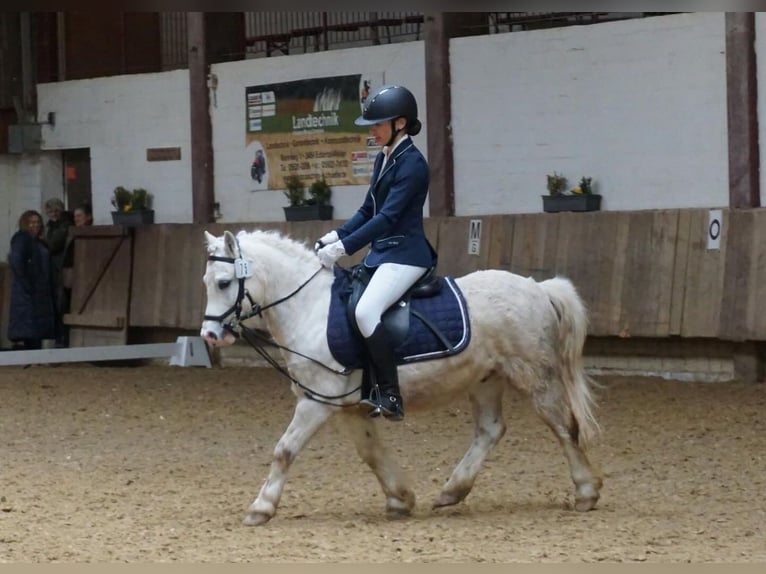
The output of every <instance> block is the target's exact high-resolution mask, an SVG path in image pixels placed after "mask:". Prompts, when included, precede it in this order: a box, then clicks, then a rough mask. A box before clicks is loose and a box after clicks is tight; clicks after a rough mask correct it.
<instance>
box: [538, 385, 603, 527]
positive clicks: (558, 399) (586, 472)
mask: <svg viewBox="0 0 766 574" xmlns="http://www.w3.org/2000/svg"><path fill="white" fill-rule="evenodd" d="M532 402H533V403H534V406H535V409H536V410H537V412H538V414H539V415H540V416H541V417H542V419H543V420H544V421H545V424H547V425H548V427H550V429H551V430H552V431H553V434H554V435H556V438H557V439H558V440H559V443H560V444H561V447H562V448H563V450H564V456H565V457H566V459H567V463H568V464H569V472H570V474H571V476H572V482H574V485H575V510H578V511H581V512H584V511H586V510H591V509H593V508H594V507H595V506H596V503H597V502H598V499H599V491H600V490H601V485H602V482H601V479H600V478H599V477H598V476H596V475H595V473H594V472H593V468H592V467H591V464H590V461H589V460H588V457H587V456H586V455H585V451H584V450H583V448H582V446H581V444H580V436H579V426H578V424H577V420H576V419H575V417H574V415H573V414H572V410H571V409H570V407H569V405H568V404H567V402H566V399H565V398H564V391H563V389H562V387H561V385H560V384H557V383H556V381H555V379H550V380H549V381H548V382H547V384H546V386H545V388H543V389H539V390H535V391H533V393H532Z"/></svg>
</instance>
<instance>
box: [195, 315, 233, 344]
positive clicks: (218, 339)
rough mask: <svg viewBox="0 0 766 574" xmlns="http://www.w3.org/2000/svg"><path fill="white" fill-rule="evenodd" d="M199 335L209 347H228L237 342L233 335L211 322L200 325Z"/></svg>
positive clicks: (218, 324)
mask: <svg viewBox="0 0 766 574" xmlns="http://www.w3.org/2000/svg"><path fill="white" fill-rule="evenodd" d="M200 335H201V336H202V338H203V339H205V342H206V343H207V344H208V345H210V346H211V347H228V346H229V345H233V344H234V342H235V341H236V340H237V339H236V337H235V336H234V334H233V333H231V332H229V331H228V330H225V329H224V328H223V327H222V326H221V324H220V323H215V322H213V321H205V322H204V323H202V329H201V330H200Z"/></svg>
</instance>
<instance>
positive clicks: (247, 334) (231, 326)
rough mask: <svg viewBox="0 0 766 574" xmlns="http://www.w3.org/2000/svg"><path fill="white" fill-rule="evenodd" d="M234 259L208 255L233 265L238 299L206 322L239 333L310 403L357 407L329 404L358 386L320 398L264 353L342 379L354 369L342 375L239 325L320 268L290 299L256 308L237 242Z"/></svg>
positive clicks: (246, 264)
mask: <svg viewBox="0 0 766 574" xmlns="http://www.w3.org/2000/svg"><path fill="white" fill-rule="evenodd" d="M236 245H237V255H238V257H222V256H220V255H208V258H207V260H208V261H221V262H223V263H231V264H232V265H234V276H235V277H236V278H237V281H238V283H239V285H238V289H237V299H236V301H234V304H233V305H232V306H231V307H229V308H228V309H227V310H226V311H224V312H223V313H221V314H220V315H204V320H205V321H217V322H218V323H220V324H221V325H222V326H223V328H224V330H226V331H228V332H230V333H231V334H232V335H234V336H235V337H239V333H238V332H237V330H236V329H237V328H239V330H240V331H241V332H242V336H243V338H244V339H245V340H246V341H247V342H248V343H249V344H250V346H251V347H253V349H255V351H256V352H257V353H258V354H259V355H260V356H261V357H262V358H263V359H264V360H265V361H266V362H267V363H268V364H269V365H271V366H272V367H273V368H274V369H275V370H276V371H277V372H278V373H280V374H282V375H283V376H285V377H287V378H288V379H290V381H292V382H293V383H295V384H296V385H297V386H298V387H300V388H301V389H302V390H303V393H304V395H305V396H306V398H309V399H311V400H313V401H316V402H319V403H322V404H325V405H330V406H334V407H353V406H356V405H357V404H358V402H357V403H350V404H338V403H333V402H329V401H333V400H339V399H343V398H346V397H348V396H349V395H352V394H354V393H355V392H357V391H358V390H360V389H361V385H360V386H358V387H356V388H355V389H353V390H351V391H349V392H347V393H344V394H342V395H323V394H321V393H317V392H316V391H313V390H311V389H310V388H308V387H306V386H305V385H304V384H303V383H301V382H300V381H298V380H297V379H296V378H294V377H293V376H292V375H291V374H290V373H289V372H288V371H287V370H286V369H285V368H284V367H282V365H280V364H279V363H278V362H277V361H276V360H275V359H274V358H273V357H272V356H271V355H269V354H268V352H267V351H266V349H265V346H266V345H269V346H272V347H276V348H278V349H281V350H283V351H287V352H289V353H292V354H294V355H298V356H299V357H303V358H304V359H308V360H309V361H311V362H313V363H315V364H317V365H320V366H321V367H323V368H324V369H326V370H328V371H330V372H332V373H334V374H336V375H343V376H348V375H350V374H351V373H352V372H353V369H350V368H346V369H343V370H342V371H339V370H337V369H334V368H332V367H330V366H328V365H326V364H324V363H323V362H321V361H319V360H318V359H314V358H313V357H309V356H307V355H304V354H302V353H299V352H298V351H294V350H292V349H290V348H288V347H283V346H282V345H278V344H276V343H274V342H273V341H270V340H269V339H266V338H265V337H263V336H262V335H259V334H258V333H257V332H256V331H255V330H254V329H250V328H249V327H246V326H245V325H243V324H242V321H246V320H247V319H250V318H252V317H262V316H263V315H262V313H263V311H265V310H266V309H269V308H271V307H276V306H277V305H279V304H280V303H283V302H285V301H287V300H288V299H290V298H291V297H293V296H294V295H296V294H297V293H299V292H300V291H301V289H303V288H304V287H305V286H306V285H308V284H309V283H310V282H311V281H312V279H314V277H316V276H317V275H319V272H320V271H321V270H322V267H321V266H320V267H319V269H317V270H316V271H314V273H313V274H312V275H311V276H310V277H309V278H308V279H306V280H305V281H304V282H303V283H301V284H300V285H299V286H298V287H297V288H296V289H294V290H293V291H292V292H291V293H290V294H289V295H286V296H285V297H281V298H280V299H277V300H276V301H273V302H271V303H269V304H267V305H263V306H261V305H259V304H258V303H256V302H255V301H253V298H252V297H251V296H250V293H249V292H248V290H247V289H246V288H245V280H246V279H248V278H249V277H252V276H253V271H252V262H251V261H248V260H247V259H244V258H243V257H242V251H241V250H240V247H239V241H237V244H236ZM245 299H247V301H248V303H249V304H250V311H249V312H247V313H244V314H243V313H242V302H243V301H244V300H245ZM232 313H233V314H234V319H233V320H232V321H227V322H226V323H224V320H225V319H226V318H227V317H229V316H230V315H231V314H232Z"/></svg>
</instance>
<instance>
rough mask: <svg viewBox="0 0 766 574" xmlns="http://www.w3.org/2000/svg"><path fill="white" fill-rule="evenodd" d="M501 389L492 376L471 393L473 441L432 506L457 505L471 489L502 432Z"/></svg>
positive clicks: (500, 380)
mask: <svg viewBox="0 0 766 574" xmlns="http://www.w3.org/2000/svg"><path fill="white" fill-rule="evenodd" d="M503 391H504V386H503V380H502V378H501V377H499V376H497V375H492V376H490V377H489V378H487V379H485V380H483V381H482V382H481V383H480V384H479V386H478V387H477V388H476V390H475V391H473V392H471V393H470V395H469V397H470V399H471V408H472V411H473V420H474V437H473V442H472V443H471V446H470V447H469V448H468V450H467V451H466V453H465V455H463V459H462V460H461V461H460V463H459V464H458V465H457V466H456V467H455V470H453V471H452V475H451V476H450V478H449V480H448V481H447V483H446V484H445V485H444V488H443V489H442V492H441V494H440V495H439V498H438V499H436V501H435V502H434V504H433V508H440V507H442V506H451V505H453V504H457V503H459V502H461V501H462V500H463V499H465V497H466V496H468V493H469V492H471V489H472V488H473V483H474V481H475V480H476V476H477V475H478V474H479V470H480V469H481V466H482V464H483V463H484V460H485V459H486V458H487V454H488V453H489V451H490V450H492V448H493V447H494V446H495V445H496V444H497V443H498V442H499V441H500V439H501V438H502V437H503V435H504V434H505V421H504V420H503V403H502V400H503Z"/></svg>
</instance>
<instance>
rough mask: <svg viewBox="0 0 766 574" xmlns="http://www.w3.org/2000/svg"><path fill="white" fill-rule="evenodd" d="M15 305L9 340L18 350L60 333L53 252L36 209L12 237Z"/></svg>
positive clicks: (37, 345) (26, 214) (10, 257)
mask: <svg viewBox="0 0 766 574" xmlns="http://www.w3.org/2000/svg"><path fill="white" fill-rule="evenodd" d="M8 261H9V263H10V267H11V273H12V282H11V308H10V316H9V321H8V339H9V340H10V341H12V342H13V343H14V348H15V349H25V350H29V349H40V348H42V341H43V339H53V338H54V337H55V334H56V305H55V301H54V290H53V274H52V266H51V258H50V253H49V251H48V247H47V245H46V243H45V241H43V218H42V216H41V215H40V214H39V213H38V212H37V211H34V210H29V211H25V212H24V213H23V214H22V215H21V217H20V218H19V230H18V231H17V232H16V233H14V235H13V237H12V238H11V252H10V254H9V255H8Z"/></svg>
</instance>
